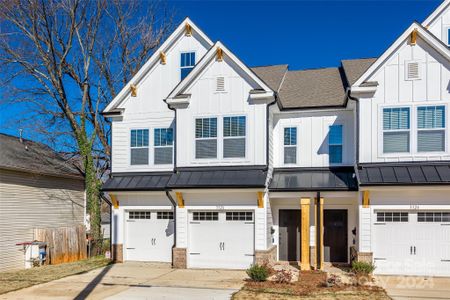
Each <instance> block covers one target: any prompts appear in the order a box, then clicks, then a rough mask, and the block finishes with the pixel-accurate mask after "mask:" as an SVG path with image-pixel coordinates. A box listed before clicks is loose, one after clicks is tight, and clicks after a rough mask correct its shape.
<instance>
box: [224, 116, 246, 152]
mask: <svg viewBox="0 0 450 300" xmlns="http://www.w3.org/2000/svg"><path fill="white" fill-rule="evenodd" d="M245 126H246V122H245V116H238V117H224V118H223V157H224V158H236V157H245V135H246V133H245V131H246V130H245Z"/></svg>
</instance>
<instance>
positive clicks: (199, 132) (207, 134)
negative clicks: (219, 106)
mask: <svg viewBox="0 0 450 300" xmlns="http://www.w3.org/2000/svg"><path fill="white" fill-rule="evenodd" d="M195 139H196V140H195V158H197V159H198V158H217V118H200V119H196V120H195Z"/></svg>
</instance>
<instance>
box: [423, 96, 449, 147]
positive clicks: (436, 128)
mask: <svg viewBox="0 0 450 300" xmlns="http://www.w3.org/2000/svg"><path fill="white" fill-rule="evenodd" d="M417 151H418V152H433V151H445V106H443V105H441V106H420V107H418V108H417Z"/></svg>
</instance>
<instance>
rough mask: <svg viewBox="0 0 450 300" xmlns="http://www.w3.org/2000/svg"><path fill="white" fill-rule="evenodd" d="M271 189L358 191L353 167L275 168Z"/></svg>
mask: <svg viewBox="0 0 450 300" xmlns="http://www.w3.org/2000/svg"><path fill="white" fill-rule="evenodd" d="M269 190H270V191H356V190H358V184H357V181H356V176H355V170H354V168H353V167H333V168H292V169H275V170H274V175H273V179H272V181H271V183H270V186H269Z"/></svg>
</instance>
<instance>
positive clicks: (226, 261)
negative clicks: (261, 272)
mask: <svg viewBox="0 0 450 300" xmlns="http://www.w3.org/2000/svg"><path fill="white" fill-rule="evenodd" d="M189 223H190V224H189V249H188V255H189V256H188V266H189V267H190V268H221V269H246V268H248V267H249V266H250V265H251V264H252V263H253V259H254V216H253V212H251V211H220V212H219V211H193V212H190V213H189Z"/></svg>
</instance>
